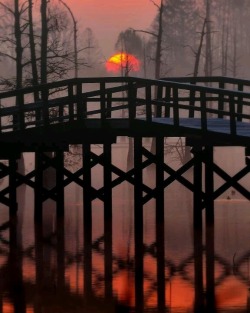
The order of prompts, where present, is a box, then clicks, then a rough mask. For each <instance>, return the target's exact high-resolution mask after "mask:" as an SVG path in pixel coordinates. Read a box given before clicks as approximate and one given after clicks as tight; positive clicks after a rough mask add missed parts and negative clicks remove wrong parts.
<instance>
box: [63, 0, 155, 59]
mask: <svg viewBox="0 0 250 313" xmlns="http://www.w3.org/2000/svg"><path fill="white" fill-rule="evenodd" d="M64 1H65V2H66V3H67V4H68V5H69V6H70V7H71V8H72V11H73V12H74V14H75V16H76V17H77V20H78V21H79V26H78V28H86V27H90V28H91V29H92V30H93V32H94V34H95V36H96V38H97V40H98V42H99V46H100V47H101V48H102V51H103V54H104V56H105V57H106V58H108V57H109V56H110V54H112V53H113V52H114V44H115V41H116V39H117V37H118V35H119V33H120V32H121V31H123V30H125V29H127V28H128V27H133V28H135V29H148V28H149V27H150V25H151V23H152V21H153V19H154V17H155V15H156V13H157V8H156V6H155V5H154V4H153V3H152V2H151V1H150V0H117V1H114V0H64ZM155 2H156V3H159V0H155Z"/></svg>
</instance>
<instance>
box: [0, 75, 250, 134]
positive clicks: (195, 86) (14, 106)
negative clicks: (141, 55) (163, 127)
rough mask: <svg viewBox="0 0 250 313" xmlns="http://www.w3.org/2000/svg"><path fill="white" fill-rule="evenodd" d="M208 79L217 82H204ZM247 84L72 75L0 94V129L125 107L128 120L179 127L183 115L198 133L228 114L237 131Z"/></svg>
mask: <svg viewBox="0 0 250 313" xmlns="http://www.w3.org/2000/svg"><path fill="white" fill-rule="evenodd" d="M207 83H216V84H217V85H218V87H210V86H204V84H207ZM201 84H203V86H202V85H201ZM227 86H229V87H230V88H231V89H226V87H227ZM235 86H236V89H237V90H234V88H235ZM249 86H250V82H249V81H247V80H242V79H233V78H225V77H212V78H211V77H210V78H202V77H199V78H172V79H167V80H166V79H162V80H152V79H142V78H132V77H108V78H107V77H103V78H79V79H70V80H65V81H60V82H55V83H50V84H46V85H40V86H35V87H28V88H24V89H20V90H14V91H8V92H3V93H1V94H0V101H1V105H2V107H1V109H0V122H1V123H0V132H1V133H3V132H12V131H16V130H24V129H27V128H31V127H41V126H43V127H48V126H49V125H52V124H58V123H65V122H69V123H70V122H74V121H82V120H85V119H90V118H97V119H100V120H101V121H102V122H103V123H105V121H106V120H107V119H111V118H120V117H121V112H122V111H125V116H126V119H128V120H129V122H130V123H131V122H133V121H134V120H135V119H144V120H145V121H147V122H152V121H154V122H157V120H155V118H166V119H167V118H170V119H171V121H170V122H169V123H171V125H172V126H174V127H177V128H178V127H179V126H181V125H182V119H183V118H186V119H187V118H188V119H190V121H191V119H195V120H196V123H195V124H194V125H193V129H194V130H195V131H196V132H197V131H199V132H202V133H205V132H207V130H208V128H209V127H208V125H209V121H210V120H211V119H213V120H214V119H220V120H221V119H226V120H228V121H227V125H228V126H227V127H228V130H227V133H228V134H229V135H231V136H236V135H239V134H238V132H237V130H238V127H239V122H241V123H243V122H249V119H250V93H249V92H247V91H242V90H244V89H245V88H247V87H249ZM229 87H228V88H229ZM37 97H39V100H36V99H37ZM123 115H124V114H123ZM220 120H219V121H220ZM217 122H218V121H217ZM197 123H198V124H197ZM130 125H131V124H130ZM197 125H198V126H197ZM241 125H242V124H241ZM182 126H183V125H182ZM243 136H246V137H249V136H250V133H249V134H248V133H247V132H246V133H244V135H243Z"/></svg>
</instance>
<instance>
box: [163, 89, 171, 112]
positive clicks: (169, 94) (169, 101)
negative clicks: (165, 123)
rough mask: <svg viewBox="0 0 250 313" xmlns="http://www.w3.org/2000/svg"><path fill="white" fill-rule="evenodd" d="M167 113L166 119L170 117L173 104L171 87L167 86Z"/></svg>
mask: <svg viewBox="0 0 250 313" xmlns="http://www.w3.org/2000/svg"><path fill="white" fill-rule="evenodd" d="M165 102H166V105H165V113H164V117H170V103H171V87H170V86H167V87H166V88H165Z"/></svg>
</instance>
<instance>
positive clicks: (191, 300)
mask: <svg viewBox="0 0 250 313" xmlns="http://www.w3.org/2000/svg"><path fill="white" fill-rule="evenodd" d="M18 223H19V220H18V219H12V220H11V221H10V222H9V223H8V224H6V223H4V224H2V225H1V251H0V252H1V285H0V288H1V302H0V303H1V311H0V312H21V313H24V312H35V313H42V312H130V311H131V312H132V311H133V312H134V311H135V312H142V311H145V312H149V311H150V312H169V311H171V312H192V311H193V312H217V310H216V308H218V310H219V309H222V308H223V301H225V302H224V305H226V306H227V303H226V301H227V300H228V302H229V303H230V305H231V307H230V308H229V311H230V312H231V309H233V308H234V309H235V310H236V309H237V312H249V293H248V286H249V276H248V275H249V257H250V250H249V251H245V252H244V253H243V254H242V255H241V256H240V257H234V260H233V266H232V264H230V262H229V261H228V260H226V259H225V258H223V257H222V256H220V254H219V253H215V249H214V228H213V227H212V226H210V227H209V229H206V234H205V238H206V244H205V245H204V243H203V239H204V238H203V237H204V236H203V232H202V231H201V230H194V232H193V252H192V253H191V254H190V255H188V254H187V255H186V257H185V258H183V259H179V260H176V258H171V257H170V256H171V253H166V256H165V257H164V259H163V258H162V257H163V256H162V251H161V244H162V243H161V242H159V241H161V240H164V236H161V237H158V239H157V240H158V242H157V241H153V242H152V243H151V244H144V245H143V247H138V246H134V248H133V249H134V251H133V253H132V252H131V251H128V250H127V247H126V245H125V244H124V246H123V247H122V248H121V250H120V253H118V254H117V253H114V251H113V252H112V250H111V252H110V247H109V240H110V238H109V236H108V235H107V234H105V233H104V234H102V235H101V236H99V237H98V238H94V240H93V241H92V243H91V244H90V245H89V246H88V247H87V245H86V243H84V245H83V246H82V247H80V246H79V247H78V249H77V250H74V251H73V250H71V251H70V249H69V250H67V249H66V244H65V241H67V240H68V239H67V234H66V229H65V220H57V221H55V223H56V224H55V229H54V230H53V231H52V232H51V233H50V234H48V233H47V234H46V236H45V229H44V225H42V224H36V225H34V238H33V239H34V244H32V245H30V246H25V247H24V246H23V245H22V243H21V242H20V237H19V236H20V231H19V230H18V229H19V228H18ZM159 227H161V225H159ZM107 238H108V239H107ZM162 238H163V239H162ZM83 239H84V238H83ZM112 239H113V238H112ZM83 241H84V240H83ZM167 241H168V240H166V242H167ZM73 244H75V242H74V243H73V242H72V245H73ZM105 246H106V247H105ZM121 246H122V244H121ZM166 246H167V243H166ZM86 247H87V248H86ZM158 247H159V248H158ZM157 251H159V252H158V253H157ZM165 251H166V252H167V251H168V249H167V247H165ZM136 258H138V259H139V260H136ZM141 262H142V270H140V269H138V268H136V264H138V263H141ZM138 271H139V274H138ZM136 272H137V273H136ZM164 276H165V277H164ZM232 287H233V288H236V287H237V289H236V290H230V289H231V288H232ZM139 289H141V290H139ZM223 293H224V294H223ZM137 297H138V298H137ZM234 301H235V302H234ZM234 303H235V307H233V306H234ZM237 307H238V308H237ZM128 308H129V309H128ZM229 311H228V312H229ZM223 312H226V309H225V308H224V310H223ZM234 312H236V311H234Z"/></svg>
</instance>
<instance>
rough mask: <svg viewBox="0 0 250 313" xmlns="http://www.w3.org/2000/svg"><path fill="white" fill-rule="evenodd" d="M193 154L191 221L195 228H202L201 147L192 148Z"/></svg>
mask: <svg viewBox="0 0 250 313" xmlns="http://www.w3.org/2000/svg"><path fill="white" fill-rule="evenodd" d="M192 153H193V155H194V158H195V161H194V193H193V197H194V198H193V199H194V210H193V223H194V227H195V228H199V229H202V155H201V154H202V148H201V147H199V146H197V147H193V148H192Z"/></svg>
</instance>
